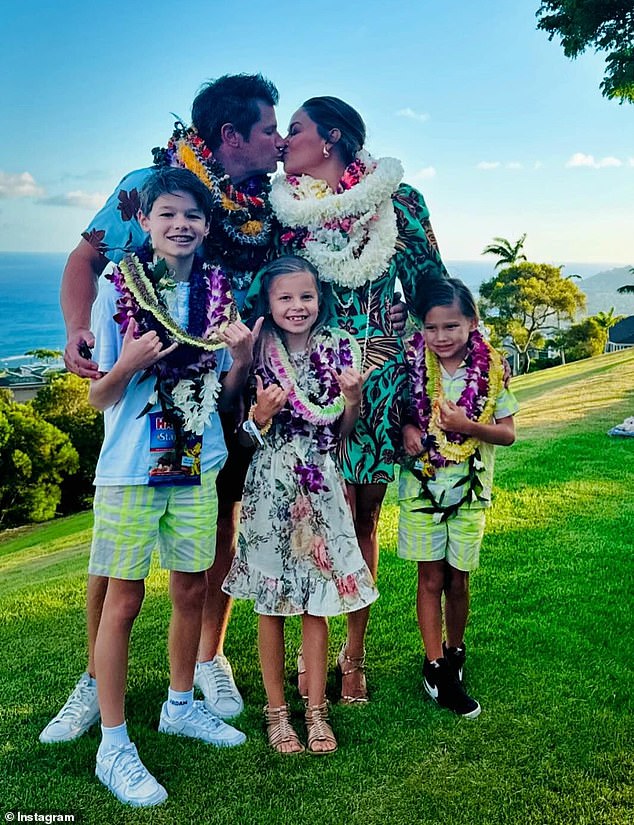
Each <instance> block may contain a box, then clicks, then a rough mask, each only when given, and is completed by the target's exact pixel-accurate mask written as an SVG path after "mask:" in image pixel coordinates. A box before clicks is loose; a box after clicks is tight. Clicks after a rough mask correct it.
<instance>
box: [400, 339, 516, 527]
mask: <svg viewBox="0 0 634 825" xmlns="http://www.w3.org/2000/svg"><path fill="white" fill-rule="evenodd" d="M406 358H407V361H408V366H409V371H410V391H411V403H410V416H411V419H412V421H413V423H414V424H415V426H417V427H418V428H419V429H420V430H421V434H422V443H423V451H422V455H421V456H420V457H419V458H418V459H411V458H408V459H407V460H406V462H405V464H406V466H407V467H408V469H409V470H410V472H411V473H412V474H413V475H414V476H415V477H416V478H417V479H418V480H419V481H420V483H421V489H420V493H419V497H420V498H421V499H424V500H427V501H428V502H429V504H428V506H425V507H420V508H418V510H417V511H414V512H422V513H431V514H432V515H433V518H434V519H435V520H437V521H446V520H447V519H448V518H449V517H450V516H452V515H453V514H454V513H455V512H457V511H458V510H459V508H460V507H462V505H463V504H465V502H471V501H476V500H481V498H482V496H481V493H482V482H481V481H480V478H479V471H481V470H482V469H483V468H484V465H483V464H482V461H481V460H480V451H479V444H480V442H479V441H478V439H476V438H473V437H467V436H465V435H464V434H463V433H446V432H445V431H444V430H443V429H442V428H441V427H440V422H439V419H440V406H441V403H442V399H443V390H442V374H441V369H440V362H439V360H438V357H437V356H436V355H434V353H432V352H431V351H430V350H429V349H427V347H426V346H425V338H424V335H423V334H422V333H421V332H417V333H415V334H414V335H413V336H412V339H411V341H410V343H409V346H408V347H407V350H406ZM465 363H466V376H465V387H464V389H463V391H462V393H461V395H460V398H459V399H458V402H457V403H458V406H460V407H462V408H463V409H464V410H465V412H466V414H467V416H468V418H470V419H471V420H472V421H479V422H481V423H488V422H489V421H491V420H492V418H493V414H494V412H495V403H496V400H497V397H498V395H499V393H500V390H501V388H502V384H503V381H504V369H503V367H502V359H501V358H500V356H499V354H498V353H497V352H496V351H495V350H494V349H493V348H492V347H491V346H490V345H489V344H488V343H487V342H486V341H485V340H484V338H483V337H482V335H481V334H480V332H478V330H474V331H473V332H472V333H471V334H470V335H469V342H468V344H467V355H466V357H465ZM461 463H466V465H467V466H466V475H465V476H464V478H462V479H459V480H458V481H457V482H456V484H455V485H454V486H455V487H462V489H463V495H462V496H461V498H460V500H459V501H456V502H454V503H453V504H450V505H443V503H442V496H441V497H440V499H439V500H436V498H435V497H434V495H433V493H432V491H431V490H430V488H429V481H430V480H431V479H433V478H434V477H435V468H439V467H446V466H447V465H449V464H461Z"/></svg>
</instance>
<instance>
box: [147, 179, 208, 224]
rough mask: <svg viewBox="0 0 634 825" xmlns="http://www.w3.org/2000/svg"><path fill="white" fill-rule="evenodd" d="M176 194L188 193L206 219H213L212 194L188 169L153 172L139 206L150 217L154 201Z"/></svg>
mask: <svg viewBox="0 0 634 825" xmlns="http://www.w3.org/2000/svg"><path fill="white" fill-rule="evenodd" d="M176 192H187V193H188V194H189V195H191V196H192V198H193V199H194V200H195V201H196V205H197V206H198V208H199V209H200V210H201V211H202V212H203V213H204V215H205V218H206V219H207V220H208V221H209V220H210V219H211V210H212V208H213V200H212V197H211V192H210V191H209V189H207V187H206V186H205V184H204V183H203V182H202V181H201V180H199V179H198V178H197V177H196V175H194V174H193V172H190V171H189V170H188V169H179V168H177V167H167V168H165V169H158V170H157V171H156V172H152V174H151V175H150V176H149V178H148V179H147V180H146V181H145V183H144V184H143V186H142V187H141V190H140V192H139V206H140V209H141V212H143V214H144V215H149V214H150V212H151V211H152V207H153V206H154V201H155V200H156V199H157V198H160V197H161V195H173V194H175V193H176Z"/></svg>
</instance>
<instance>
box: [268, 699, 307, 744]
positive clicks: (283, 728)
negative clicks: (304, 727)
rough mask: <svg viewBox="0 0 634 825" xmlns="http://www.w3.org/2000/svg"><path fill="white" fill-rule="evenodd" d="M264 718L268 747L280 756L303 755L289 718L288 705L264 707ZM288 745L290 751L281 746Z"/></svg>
mask: <svg viewBox="0 0 634 825" xmlns="http://www.w3.org/2000/svg"><path fill="white" fill-rule="evenodd" d="M264 718H265V720H266V733H267V736H268V738H269V745H270V746H271V747H272V748H273V750H275V751H277V752H278V753H281V754H282V756H287V755H289V754H295V753H303V752H304V751H305V748H304V746H303V745H302V743H301V742H300V741H299V737H298V736H297V734H296V733H295V731H294V729H293V726H292V725H291V721H290V718H289V711H288V705H282V706H281V707H279V708H271V707H269V706H268V705H265V706H264ZM286 744H290V745H292V746H293V747H292V748H291V749H290V750H284V749H283V747H282V746H283V745H286Z"/></svg>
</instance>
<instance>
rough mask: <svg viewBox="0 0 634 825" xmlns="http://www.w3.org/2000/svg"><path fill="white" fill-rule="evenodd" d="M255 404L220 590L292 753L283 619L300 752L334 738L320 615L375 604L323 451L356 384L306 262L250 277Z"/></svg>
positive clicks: (282, 263)
mask: <svg viewBox="0 0 634 825" xmlns="http://www.w3.org/2000/svg"><path fill="white" fill-rule="evenodd" d="M259 303H260V305H259V306H258V307H257V309H256V315H255V317H259V316H264V317H265V320H264V324H263V326H262V331H261V333H260V337H259V340H258V345H257V350H256V354H255V359H254V372H255V381H256V387H257V389H256V402H255V404H253V406H252V407H251V410H250V413H249V418H248V420H247V421H246V422H245V424H244V430H245V437H248V438H250V439H251V440H252V441H253V443H254V444H257V445H259V448H258V450H257V451H256V453H255V456H254V459H253V461H252V464H251V467H250V469H249V473H248V475H247V480H246V484H245V490H244V498H243V503H242V514H241V526H240V536H239V541H238V550H237V553H236V556H235V559H234V561H233V564H232V567H231V570H230V572H229V574H228V576H227V578H226V580H225V583H224V585H223V589H224V590H225V592H227V593H228V594H229V595H231V596H234V597H236V598H243V599H252V600H253V601H254V606H255V611H256V612H257V613H259V614H260V621H259V649H260V661H261V667H262V676H263V681H264V687H265V690H266V695H267V705H266V707H265V709H264V710H265V716H266V720H267V726H268V735H269V741H270V743H271V745H272V746H273V747H274V748H275V749H276V750H278V751H279V752H280V753H298V752H300V751H302V750H303V749H304V748H303V745H302V744H301V743H300V741H299V739H298V737H297V734H296V733H295V731H294V730H293V728H292V727H291V725H290V722H289V716H288V706H287V705H286V703H285V700H284V619H285V617H286V616H291V615H301V617H302V647H303V655H304V662H305V667H306V673H305V681H306V695H307V709H306V725H307V731H308V749H309V750H310V751H312V752H313V753H328V752H332V751H334V750H335V749H336V747H337V743H336V740H335V737H334V735H333V732H332V729H331V728H330V726H329V725H328V724H327V706H326V702H325V686H326V657H327V647H328V624H327V619H326V617H327V616H336V615H339V614H342V613H350V612H351V611H355V610H359V609H362V608H365V607H367V606H368V605H369V604H371V602H373V601H374V600H375V599H376V598H377V597H378V593H377V591H376V588H375V586H374V582H373V578H372V575H371V573H370V570H369V569H368V567H367V565H366V563H365V562H364V560H363V557H362V555H361V551H360V549H359V545H358V542H357V539H356V535H355V530H354V525H353V522H352V514H351V511H350V507H349V505H348V502H347V500H346V497H345V489H344V482H343V478H342V476H341V473H340V471H339V469H338V468H337V465H336V463H335V459H334V451H335V449H336V447H337V444H338V443H339V441H340V439H341V438H342V437H345V436H346V435H347V434H348V433H349V432H350V430H351V429H352V427H353V426H354V423H355V421H356V419H357V416H358V414H359V406H360V403H361V390H362V384H363V378H362V376H361V374H360V373H359V366H360V360H361V359H360V353H359V348H358V346H357V344H356V342H355V341H354V339H353V338H352V337H351V336H350V335H348V334H347V333H345V332H343V331H341V330H338V329H332V328H330V327H328V326H327V325H326V324H325V319H326V312H327V307H326V304H325V303H324V302H323V301H322V299H321V288H320V286H319V281H318V279H317V273H316V271H315V269H314V267H313V266H312V265H311V264H310V263H308V262H307V261H306V260H304V259H302V258H298V257H296V256H285V257H283V258H280V259H278V260H277V261H274V262H273V263H271V264H269V265H268V266H267V267H266V268H265V270H264V271H263V274H262V291H261V293H260V301H259Z"/></svg>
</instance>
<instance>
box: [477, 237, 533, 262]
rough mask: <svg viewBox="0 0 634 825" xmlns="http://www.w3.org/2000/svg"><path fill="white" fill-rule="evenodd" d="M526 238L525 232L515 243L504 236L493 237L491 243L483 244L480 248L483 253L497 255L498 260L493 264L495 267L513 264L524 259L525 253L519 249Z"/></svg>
mask: <svg viewBox="0 0 634 825" xmlns="http://www.w3.org/2000/svg"><path fill="white" fill-rule="evenodd" d="M525 240H526V232H524V234H523V235H522V237H521V238H519V240H517V241H515V243H514V244H513V243H511V242H510V241H508V240H507V239H506V238H493V243H490V244H489V245H488V246H485V247H484V249H483V250H482V254H483V255H497V257H498V258H499V260H498V261H497V262H496V264H495V269H497V268H498V266H513V264H516V263H518V261H525V260H526V255H524V253H523V252H522V251H521V250H522V248H523V246H524V241H525Z"/></svg>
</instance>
